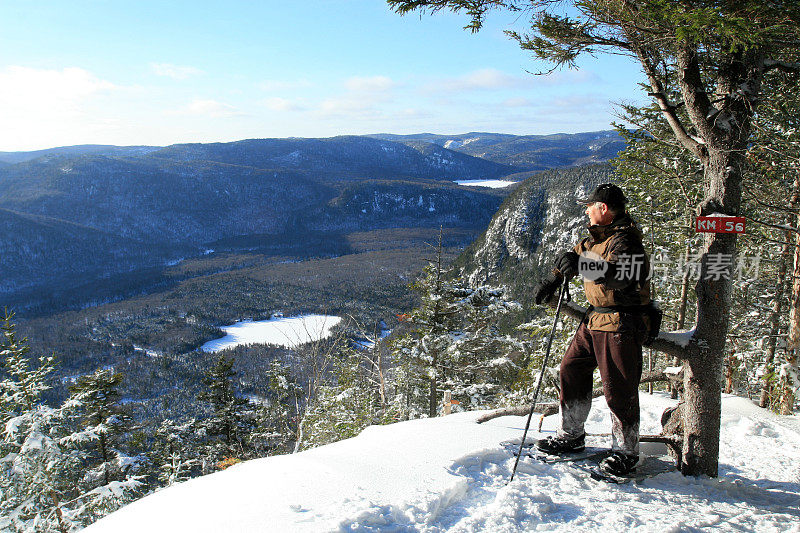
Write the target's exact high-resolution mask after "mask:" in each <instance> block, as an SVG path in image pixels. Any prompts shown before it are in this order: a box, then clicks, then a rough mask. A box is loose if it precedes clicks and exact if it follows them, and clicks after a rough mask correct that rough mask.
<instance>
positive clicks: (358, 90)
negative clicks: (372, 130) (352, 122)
mask: <svg viewBox="0 0 800 533" xmlns="http://www.w3.org/2000/svg"><path fill="white" fill-rule="evenodd" d="M396 86H397V84H396V83H395V82H394V81H393V80H392V79H391V78H388V77H386V76H371V77H363V76H353V77H351V78H348V79H347V80H345V82H344V87H345V89H346V90H345V92H344V93H343V94H341V95H338V96H334V97H330V98H326V99H325V100H323V101H322V102H321V103H320V105H319V108H318V113H319V114H320V115H321V116H323V117H326V118H329V117H348V118H357V119H368V120H374V119H377V118H381V117H384V116H385V111H384V110H382V109H381V107H380V106H381V104H384V103H387V102H391V101H392V99H393V98H392V89H393V88H394V87H396Z"/></svg>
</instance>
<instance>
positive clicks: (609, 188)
mask: <svg viewBox="0 0 800 533" xmlns="http://www.w3.org/2000/svg"><path fill="white" fill-rule="evenodd" d="M595 202H603V203H604V204H606V205H607V206H608V207H610V208H612V209H615V208H616V209H624V208H625V204H627V203H628V199H627V198H625V194H623V192H622V189H620V188H619V187H617V186H616V185H614V184H613V183H603V184H600V185H598V186H597V188H596V189H595V190H593V191H592V194H590V195H589V196H588V197H586V198H578V203H579V204H593V203H595Z"/></svg>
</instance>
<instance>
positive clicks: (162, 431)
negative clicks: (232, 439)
mask: <svg viewBox="0 0 800 533" xmlns="http://www.w3.org/2000/svg"><path fill="white" fill-rule="evenodd" d="M195 431H196V421H195V420H194V419H192V420H190V421H188V422H185V423H183V424H179V423H177V422H175V421H173V420H170V419H166V420H163V421H162V422H161V424H160V425H159V426H158V429H157V430H156V432H155V435H154V437H155V438H154V443H153V450H152V452H151V453H150V462H151V463H152V464H153V465H155V466H156V468H157V470H158V471H157V478H158V483H159V486H160V487H169V486H171V485H174V484H175V483H180V482H182V481H186V480H187V479H190V478H192V477H194V476H196V475H199V473H200V472H199V465H200V459H199V457H198V451H197V449H196V442H195Z"/></svg>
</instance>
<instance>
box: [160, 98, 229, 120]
mask: <svg viewBox="0 0 800 533" xmlns="http://www.w3.org/2000/svg"><path fill="white" fill-rule="evenodd" d="M174 114H177V115H196V116H203V117H211V118H230V117H239V116H243V115H244V113H242V112H241V111H239V110H238V109H236V108H235V107H234V106H232V105H229V104H226V103H223V102H219V101H217V100H207V99H202V98H195V99H194V100H192V101H191V102H190V103H189V104H187V105H186V106H184V107H183V108H181V109H179V110H178V111H176V112H174Z"/></svg>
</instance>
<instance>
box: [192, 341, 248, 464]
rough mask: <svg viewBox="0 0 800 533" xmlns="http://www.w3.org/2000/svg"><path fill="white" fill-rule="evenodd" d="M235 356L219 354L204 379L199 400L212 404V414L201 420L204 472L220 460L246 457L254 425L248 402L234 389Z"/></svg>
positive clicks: (219, 462) (220, 461) (220, 462)
mask: <svg viewBox="0 0 800 533" xmlns="http://www.w3.org/2000/svg"><path fill="white" fill-rule="evenodd" d="M234 364H235V359H234V358H233V357H231V358H227V357H226V356H225V354H222V355H220V357H219V359H218V360H217V362H216V363H215V364H214V366H213V367H211V368H210V369H209V370H208V371H207V372H206V374H205V377H204V378H203V384H204V385H205V389H204V390H203V391H202V392H201V393H200V395H199V396H198V399H199V400H201V401H205V402H207V403H208V404H209V405H210V407H211V411H212V413H211V416H210V417H209V418H207V419H205V420H202V421H200V426H201V427H202V429H203V430H204V433H205V436H206V438H207V443H206V452H205V461H206V464H205V466H204V468H203V470H204V472H207V471H209V470H210V469H211V467H212V466H213V465H219V464H222V462H223V461H225V460H227V461H231V460H242V459H246V458H247V457H248V453H249V450H248V447H247V440H248V435H249V433H250V432H251V431H252V429H253V427H254V420H253V415H252V409H251V408H250V403H249V402H248V401H247V400H246V399H244V398H241V397H239V396H237V394H236V391H235V390H234V384H233V380H232V378H233V377H234V376H236V372H235V371H234V370H233V365H234Z"/></svg>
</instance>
